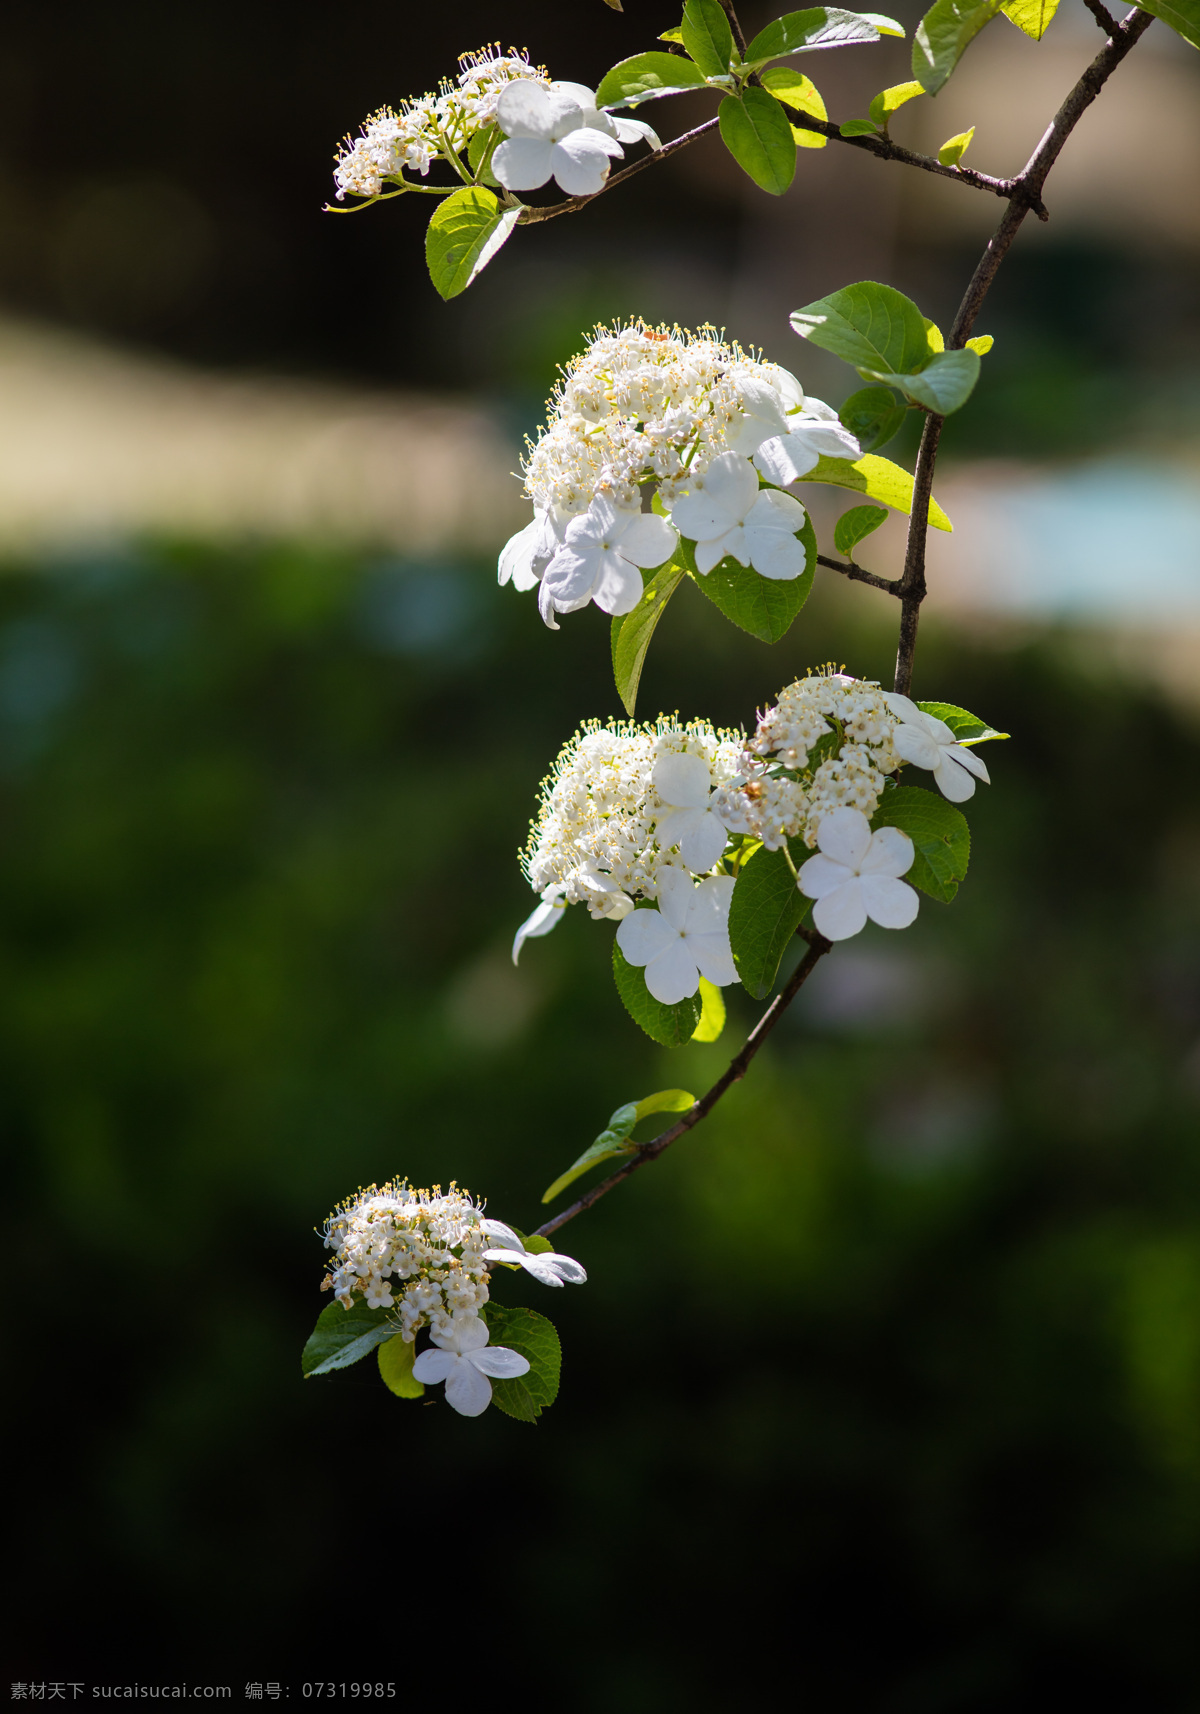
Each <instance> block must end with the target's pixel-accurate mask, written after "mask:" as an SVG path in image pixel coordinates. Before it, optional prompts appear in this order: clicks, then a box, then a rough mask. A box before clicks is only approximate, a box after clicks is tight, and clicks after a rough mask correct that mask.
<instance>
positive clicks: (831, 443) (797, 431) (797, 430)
mask: <svg viewBox="0 0 1200 1714" xmlns="http://www.w3.org/2000/svg"><path fill="white" fill-rule="evenodd" d="M791 432H792V434H793V435H794V436H795V438H796V439H797V440H798V441H799V442H800V443H801V444H802V445H804V446H806V447H809V448H810V449H811V450H812V451H813V452H814V453H820V455H821V457H822V458H861V457H862V447H861V446H860V445H859V444H858V442H857V441H856V440H855V438H854V436H853V435H852V434H851V433H850V430H849V429H846V428H843V427H842V425H841V423H840V422H838V420H837V418H836V417H835V418H834V420H833V421H832V422H829V421H825V422H822V421H820V419H817V420H813V419H812V418H809V419H807V420H806V419H805V417H801V418H799V420H797V419H796V418H795V417H793V418H792V429H791Z"/></svg>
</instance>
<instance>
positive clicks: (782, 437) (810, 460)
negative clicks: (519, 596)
mask: <svg viewBox="0 0 1200 1714" xmlns="http://www.w3.org/2000/svg"><path fill="white" fill-rule="evenodd" d="M861 456H862V447H861V446H860V445H859V444H858V441H857V440H856V439H855V438H854V436H853V435H852V434H851V433H850V430H849V429H847V428H843V427H842V424H841V422H840V420H839V418H838V414H837V412H836V411H834V410H831V409H830V407H829V406H828V405H827V404H825V403H824V401H823V400H821V399H806V400H805V404H804V409H803V410H802V411H800V412H799V413H798V414H797V415H795V416H789V417H787V418H786V419H785V426H784V428H783V429H782V430H781V431H777V432H776V433H775V435H773V436H772V437H771V438H770V439H769V440H764V441H763V442H762V443H761V444H760V445H759V447H758V448H757V449H756V451H755V454H754V463H755V466H756V468H757V469H759V470H761V471H762V473H763V475H764V476H765V477H766V479H767V481H768V482H778V483H780V484H781V485H783V486H786V485H787V483H789V482H796V481H798V480H799V479H800V477H801V476H807V475H808V473H809V471H810V470H814V469H815V468H816V465H817V461H818V459H821V458H861Z"/></svg>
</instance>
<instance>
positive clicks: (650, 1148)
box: [534, 928, 833, 1238]
mask: <svg viewBox="0 0 1200 1714" xmlns="http://www.w3.org/2000/svg"><path fill="white" fill-rule="evenodd" d="M798 932H799V933H800V935H801V936H802V938H803V939H804V940H806V941H807V942H808V951H807V952H806V953H805V955H804V957H803V958H802V959H801V961H800V963H799V964H798V965H797V966H796V969H795V970H794V972H793V973H792V976H791V979H790V980H789V982H788V984H787V986H786V987H785V988H782V989H781V990H780V991H779V993H778V994H776V996H775V998H774V999H773V1000H772V1001H771V1004H770V1005H769V1006H768V1007H767V1009H766V1011H765V1012H764V1013H763V1015H762V1017H761V1018H760V1019H759V1020H758V1022H757V1024H755V1026H754V1028H753V1029H752V1030H751V1032H750V1034H749V1035H748V1036H747V1037H746V1043H745V1046H744V1047H743V1048H742V1050H741V1052H740V1053H739V1054H737V1055H735V1057H734V1058H733V1059H731V1060H730V1062H729V1065H728V1067H727V1068H726V1070H725V1072H724V1074H723V1076H721V1077H719V1078H718V1079H717V1081H716V1082H715V1083H714V1084H713V1086H712V1088H711V1089H710V1090H709V1091H708V1093H707V1094H706V1095H702V1096H701V1097H700V1099H699V1101H697V1102H696V1104H695V1106H694V1107H689V1108H688V1110H687V1112H686V1113H684V1114H683V1116H682V1118H680V1119H677V1120H676V1122H675V1123H674V1124H673V1125H670V1126H668V1128H667V1129H666V1130H665V1131H663V1132H661V1133H660V1135H659V1136H657V1137H653V1138H652V1139H651V1140H650V1142H648V1143H642V1144H640V1145H639V1147H638V1151H637V1153H636V1154H635V1155H633V1156H631V1158H630V1159H629V1160H628V1161H626V1163H625V1165H624V1166H623V1167H621V1168H620V1170H619V1171H618V1172H614V1173H610V1174H609V1176H608V1177H607V1178H605V1179H601V1181H600V1183H599V1184H597V1185H593V1187H592V1189H591V1190H589V1191H587V1192H585V1194H584V1195H583V1196H581V1197H580V1198H579V1200H578V1202H573V1203H572V1204H571V1206H570V1207H569V1208H565V1209H564V1210H563V1212H562V1213H561V1214H556V1215H555V1216H554V1218H553V1220H547V1221H546V1223H545V1224H544V1225H543V1226H539V1227H538V1229H537V1231H536V1232H535V1233H534V1237H537V1238H548V1237H549V1236H550V1234H551V1232H557V1231H558V1229H559V1227H560V1226H565V1225H566V1224H567V1221H568V1220H574V1218H575V1216H576V1215H577V1214H582V1213H583V1211H584V1209H585V1208H590V1207H591V1206H592V1204H593V1203H594V1202H599V1200H600V1198H601V1197H602V1196H607V1195H608V1193H609V1191H610V1190H612V1189H613V1187H614V1186H615V1185H618V1184H620V1183H621V1182H622V1181H623V1180H624V1179H627V1178H629V1177H631V1176H632V1174H633V1173H635V1172H637V1170H638V1169H639V1167H644V1166H646V1165H647V1164H648V1163H649V1162H650V1161H656V1160H657V1159H658V1157H659V1155H661V1154H662V1153H663V1151H664V1150H665V1149H669V1148H670V1146H671V1144H672V1143H674V1142H678V1140H679V1138H680V1137H683V1136H686V1135H687V1133H688V1132H689V1131H691V1130H693V1129H694V1128H695V1127H696V1126H697V1125H698V1124H699V1123H700V1121H701V1119H705V1118H707V1117H708V1115H709V1114H710V1113H711V1112H712V1110H713V1108H714V1107H715V1106H716V1104H717V1102H718V1101H719V1100H720V1099H721V1097H722V1095H724V1094H725V1092H726V1090H728V1089H732V1088H733V1085H734V1084H735V1083H740V1082H741V1080H742V1078H743V1077H745V1075H746V1072H747V1071H748V1069H749V1067H750V1062H751V1060H752V1059H753V1058H754V1056H755V1054H756V1053H757V1052H758V1050H759V1048H760V1047H761V1046H762V1044H763V1043H764V1042H765V1041H766V1039H767V1037H768V1036H769V1035H770V1033H771V1031H772V1030H773V1029H774V1028H775V1025H776V1024H777V1023H778V1022H779V1020H780V1018H781V1017H782V1016H783V1014H784V1013H785V1012H786V1011H787V1009H788V1007H789V1006H790V1005H791V1003H792V1001H793V1000H794V999H795V998H796V995H797V994H798V993H799V992H800V990H801V988H802V987H803V986H804V984H805V983H806V982H807V981H808V978H809V977H810V976H811V975H812V973H813V971H814V970H815V969H816V967H817V965H818V964H819V963H820V961H821V959H822V958H824V956H825V954H826V953H827V952H831V951H832V950H833V947H832V943H831V942H830V941H828V940H826V939H825V936H824V935H823V934H817V932H816V931H815V930H814V929H809V928H802V929H800V930H799V931H798Z"/></svg>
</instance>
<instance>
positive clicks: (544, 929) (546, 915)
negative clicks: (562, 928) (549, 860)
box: [512, 885, 567, 964]
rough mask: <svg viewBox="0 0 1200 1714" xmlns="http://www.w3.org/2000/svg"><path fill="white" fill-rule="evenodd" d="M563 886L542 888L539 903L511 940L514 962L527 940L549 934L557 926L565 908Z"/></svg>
mask: <svg viewBox="0 0 1200 1714" xmlns="http://www.w3.org/2000/svg"><path fill="white" fill-rule="evenodd" d="M565 892H566V888H565V887H560V886H554V885H551V886H549V887H543V888H542V898H541V903H540V904H539V905H538V906H537V908H536V909H535V910H533V911H531V912H530V914H529V915H528V916H527V917H526V918H525V921H524V922H523V923H522V924H521V926H520V928H519V929H518V930H517V937H516V939H515V940H514V941H513V950H512V961H513V963H514V964H515V963H516V962H517V960H518V959H519V958H520V956H521V948H522V947H523V946H524V944H525V942H526V941H527V940H538V939H540V938H541V936H542V935H543V934H549V933H550V930H551V929H552V928H557V927H558V925H559V923H560V922H561V921H562V914H563V912H564V911H565V910H566V908H567V902H566V899H565V898H564V897H563V894H564V893H565Z"/></svg>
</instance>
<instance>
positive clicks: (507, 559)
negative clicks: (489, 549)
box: [496, 507, 569, 590]
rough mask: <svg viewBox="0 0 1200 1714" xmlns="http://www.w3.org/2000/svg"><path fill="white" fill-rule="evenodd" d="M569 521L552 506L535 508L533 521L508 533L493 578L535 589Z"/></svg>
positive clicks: (514, 585) (515, 587)
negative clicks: (521, 528)
mask: <svg viewBox="0 0 1200 1714" xmlns="http://www.w3.org/2000/svg"><path fill="white" fill-rule="evenodd" d="M568 522H569V520H568V519H567V518H565V517H563V516H561V515H559V514H556V512H555V510H554V508H553V507H550V508H549V509H547V510H546V511H538V512H535V513H534V515H533V521H532V522H531V523H528V524H526V526H525V528H524V529H523V530H518V531H517V533H516V535H515V536H510V537H509V538H508V540H507V542H505V544H504V546H503V548H502V549H501V550H500V559H499V562H498V564H497V566H496V581H497V582H498V583H500V584H505V583H509V582H511V583H512V586H513V588H514V589H520V590H526V589H536V588H537V585H538V583H539V581H540V580H541V575H542V573H543V572H544V571H545V569H546V567H547V566H548V565H549V564H550V561H551V560H552V559H553V558H554V556H555V554H556V553H557V552H558V549H559V546H560V544H561V542H562V539H563V536H564V534H565V533H566V528H567V524H568Z"/></svg>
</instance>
